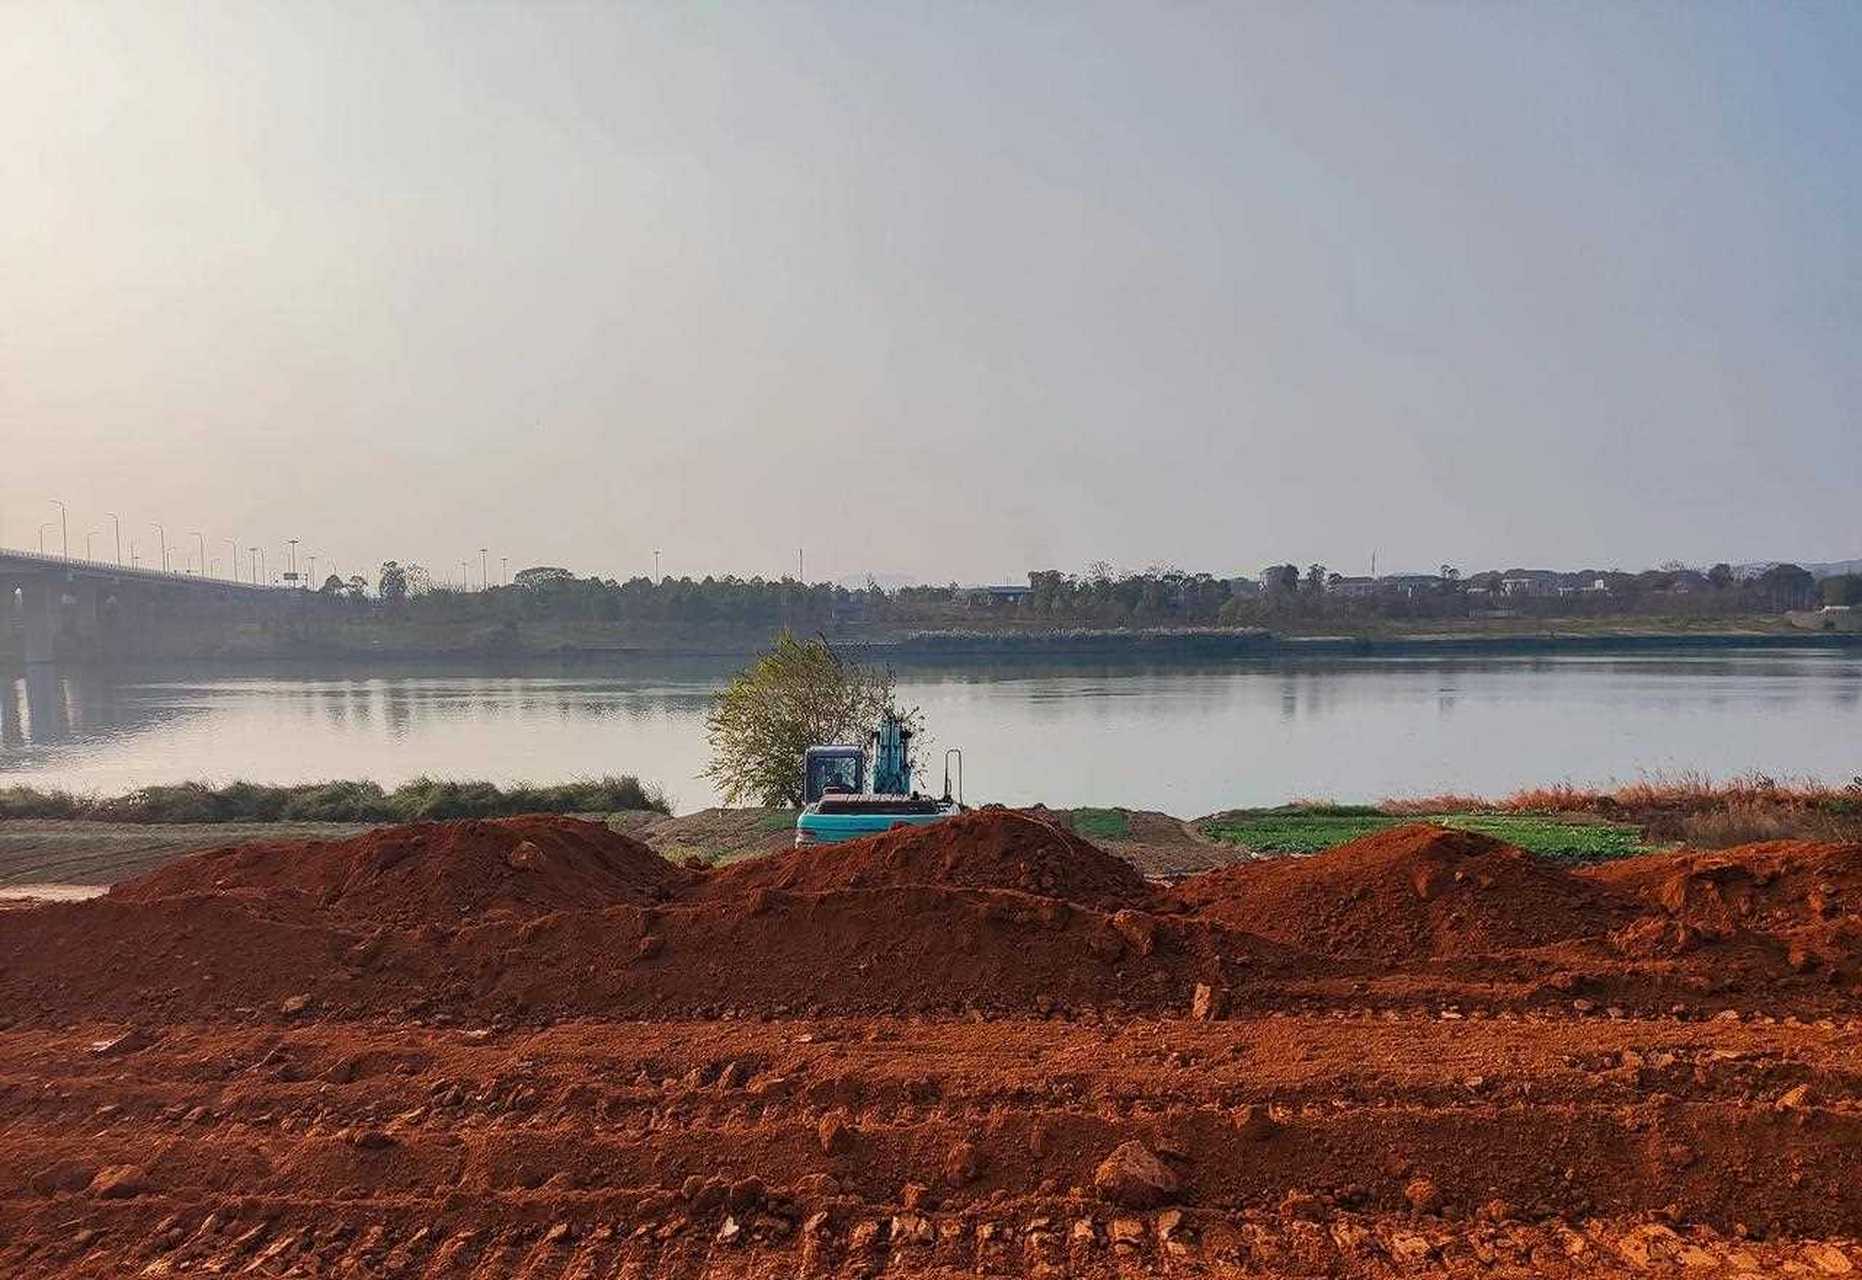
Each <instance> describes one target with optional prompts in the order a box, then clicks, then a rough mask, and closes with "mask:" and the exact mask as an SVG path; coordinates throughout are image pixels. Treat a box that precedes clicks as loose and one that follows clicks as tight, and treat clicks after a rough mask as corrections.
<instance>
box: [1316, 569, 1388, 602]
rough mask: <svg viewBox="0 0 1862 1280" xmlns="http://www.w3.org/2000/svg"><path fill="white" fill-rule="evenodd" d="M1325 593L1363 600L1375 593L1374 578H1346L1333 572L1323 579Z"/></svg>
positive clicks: (1375, 580)
mask: <svg viewBox="0 0 1862 1280" xmlns="http://www.w3.org/2000/svg"><path fill="white" fill-rule="evenodd" d="M1325 593H1326V594H1327V595H1329V596H1337V597H1339V598H1340V599H1342V600H1364V599H1368V598H1369V597H1371V596H1374V595H1376V594H1377V579H1376V578H1348V577H1346V576H1345V575H1344V574H1342V573H1335V574H1333V575H1332V576H1331V577H1329V578H1327V579H1326V580H1325Z"/></svg>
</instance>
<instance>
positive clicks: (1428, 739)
mask: <svg viewBox="0 0 1862 1280" xmlns="http://www.w3.org/2000/svg"><path fill="white" fill-rule="evenodd" d="M733 665H735V664H734V663H732V662H728V661H723V660H704V659H640V660H628V661H626V662H610V663H606V664H602V665H599V666H592V665H575V666H565V665H561V664H552V663H529V664H525V665H521V666H517V667H512V668H500V669H496V670H493V669H485V668H474V667H471V666H469V665H461V664H451V665H446V664H437V665H406V664H399V665H394V666H384V667H374V668H370V667H364V666H341V667H336V666H332V667H310V666H302V665H299V666H277V667H263V668H261V667H248V666H241V667H173V668H164V669H157V670H142V671H137V670H116V671H100V670H57V671H52V670H43V669H42V670H38V671H35V672H33V673H32V674H30V675H21V674H17V673H16V674H14V675H11V676H0V692H3V694H4V696H0V785H8V784H32V785H36V786H55V787H64V788H70V789H74V790H79V791H86V792H98V793H106V794H107V793H115V792H119V791H123V790H127V789H130V788H133V787H137V786H142V785H146V784H150V783H157V782H174V781H180V780H184V779H193V778H204V779H210V780H214V781H228V780H231V779H234V778H246V779H251V780H253V781H259V782H294V781H306V780H312V779H325V778H339V777H340V778H354V777H360V778H373V779H375V780H377V781H380V782H383V783H386V784H392V783H396V782H400V781H404V780H406V779H408V778H411V777H414V776H417V775H420V774H435V775H446V776H454V777H470V778H489V779H492V780H494V781H498V782H508V781H515V780H528V781H538V782H545V781H557V780H562V779H566V778H571V777H577V776H588V775H597V774H603V773H636V774H638V775H639V776H641V777H642V778H643V779H647V780H650V781H653V782H656V783H658V784H660V785H661V786H663V787H664V788H665V789H666V790H667V792H668V793H669V794H670V795H671V796H672V798H673V800H674V802H675V805H676V807H677V809H678V810H679V811H681V812H685V811H690V810H692V809H697V808H701V807H704V806H706V805H709V804H714V803H716V802H717V798H716V796H715V795H714V793H713V792H712V790H711V788H710V787H709V786H708V785H707V784H706V783H705V782H704V781H703V780H702V779H701V778H700V777H699V771H700V770H701V769H702V768H703V766H704V763H705V759H706V746H705V740H704V714H705V708H706V705H707V701H708V699H709V697H710V695H711V694H712V692H713V691H714V690H716V689H717V688H718V687H719V686H720V685H721V683H722V682H723V680H724V679H725V678H726V676H727V675H728V673H729V671H730V669H731V668H732V666H733ZM899 675H900V686H899V690H900V696H901V700H902V701H903V702H904V703H906V704H908V705H917V706H919V707H922V708H923V710H924V712H925V715H926V717H927V720H928V724H929V728H930V731H931V735H932V737H933V739H934V748H933V754H937V753H941V751H942V749H943V748H945V747H947V746H955V747H961V748H962V749H963V752H964V759H965V762H966V766H967V772H968V777H967V780H966V787H967V796H966V798H967V799H968V800H969V801H970V802H971V803H977V802H982V801H991V800H995V801H1002V802H1005V803H1010V804H1027V803H1033V802H1036V801H1041V802H1045V803H1047V804H1050V805H1056V806H1060V805H1081V804H1097V805H1128V806H1131V807H1134V808H1148V809H1162V810H1166V811H1168V812H1172V813H1177V814H1180V815H1184V816H1193V815H1198V814H1203V813H1208V812H1213V811H1215V810H1218V809H1223V808H1231V807H1238V806H1244V805H1264V804H1277V803H1280V802H1282V801H1285V800H1288V799H1290V798H1295V797H1300V798H1331V799H1338V800H1357V801H1362V800H1376V799H1378V798H1381V797H1385V796H1405V795H1420V794H1428V793H1436V792H1443V791H1455V792H1461V793H1470V792H1471V793H1476V794H1484V795H1494V794H1501V793H1504V792H1507V791H1509V790H1512V789H1514V788H1517V787H1521V786H1526V785H1536V784H1541V783H1549V782H1557V781H1563V780H1570V781H1575V782H1580V783H1607V782H1610V781H1612V780H1623V781H1627V780H1631V779H1634V778H1637V777H1640V776H1644V775H1649V774H1674V773H1678V772H1682V771H1701V772H1705V773H1709V774H1712V775H1714V776H1725V775H1728V774H1732V773H1737V772H1743V771H1747V770H1760V771H1763V772H1765V773H1768V774H1770V775H1772V776H1775V777H1818V778H1821V779H1824V780H1828V781H1837V782H1844V781H1847V780H1848V779H1849V778H1850V777H1851V776H1853V775H1855V774H1858V773H1862V650H1856V649H1847V650H1823V651H1817V650H1777V649H1769V650H1761V649H1750V650H1748V649H1737V648H1732V649H1716V650H1707V651H1701V650H1693V651H1681V650H1675V651H1667V650H1653V651H1651V650H1646V649H1639V650H1635V651H1625V652H1621V653H1609V652H1604V653H1599V652H1586V653H1581V654H1576V653H1565V654H1557V653H1553V654H1544V655H1536V656H1525V655H1508V656H1502V657H1467V656H1462V657H1440V656H1421V657H1407V656H1406V657H1370V656H1365V657H1326V658H1287V659H1257V660H1248V661H1236V660H1227V661H1214V662H1202V661H1181V662H1156V661H1146V662H1129V663H1121V662H1117V661H1113V662H1106V661H1094V662H1092V663H1086V664H1081V663H1065V662H1054V661H1051V660H1044V661H1041V662H1038V663H1036V662H1006V663H1004V662H997V661H987V662H983V661H966V662H955V661H953V662H949V663H945V664H941V665H907V666H904V667H902V668H901V669H900V672H899ZM931 773H932V775H933V776H932V778H931V780H930V781H931V785H932V786H934V787H935V786H936V785H937V784H938V783H939V782H940V781H941V775H940V773H939V770H938V769H937V768H936V767H934V768H933V769H932V770H931Z"/></svg>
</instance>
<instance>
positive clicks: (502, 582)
mask: <svg viewBox="0 0 1862 1280" xmlns="http://www.w3.org/2000/svg"><path fill="white" fill-rule="evenodd" d="M498 585H499V586H501V587H508V586H510V585H511V557H509V556H499V557H498Z"/></svg>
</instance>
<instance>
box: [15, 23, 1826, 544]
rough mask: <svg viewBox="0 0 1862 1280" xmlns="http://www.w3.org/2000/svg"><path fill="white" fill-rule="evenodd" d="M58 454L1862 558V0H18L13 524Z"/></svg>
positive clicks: (217, 500) (884, 507)
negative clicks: (1063, 0) (830, 0)
mask: <svg viewBox="0 0 1862 1280" xmlns="http://www.w3.org/2000/svg"><path fill="white" fill-rule="evenodd" d="M51 498H62V499H64V500H66V501H67V502H68V503H69V504H70V507H71V521H72V525H71V527H72V540H73V549H74V550H75V551H80V552H81V550H82V546H81V543H82V541H83V536H84V534H85V532H87V531H88V530H90V529H98V530H100V531H101V532H100V535H99V537H98V538H97V539H96V542H95V545H96V548H97V550H98V552H99V554H104V553H106V552H108V551H110V550H111V528H112V526H111V522H110V521H109V520H108V519H107V518H106V517H105V515H104V514H103V513H104V512H106V511H115V512H118V513H120V514H121V516H122V517H123V526H124V538H125V540H126V545H127V540H128V539H129V538H131V537H133V538H135V539H136V541H137V543H138V547H139V550H140V553H141V555H142V558H143V560H144V561H145V562H147V561H149V560H151V559H153V557H154V554H155V553H154V550H153V548H154V544H155V541H156V534H155V532H154V530H153V529H152V527H151V523H150V522H151V521H155V520H160V521H162V522H164V524H165V525H166V527H167V530H168V537H169V540H170V542H171V543H172V544H176V545H178V546H181V547H183V548H184V549H190V548H192V547H193V546H194V545H195V539H194V538H193V536H192V531H193V530H196V529H199V530H201V531H202V532H203V533H204V535H205V537H206V539H207V540H208V546H209V551H210V553H211V554H212V555H213V556H214V557H217V558H221V559H224V558H225V557H226V555H227V551H226V544H225V542H224V539H225V538H226V537H227V536H229V535H232V536H236V537H237V538H238V539H239V540H240V543H241V545H253V544H263V545H265V546H266V547H267V548H268V549H270V552H269V553H270V555H271V556H272V557H273V558H274V567H275V557H276V556H277V550H276V549H277V548H278V546H280V545H281V543H282V541H283V540H284V539H285V538H288V537H293V536H295V537H299V538H301V539H303V540H304V546H305V548H306V550H311V549H314V550H317V551H318V552H320V553H321V555H322V556H323V557H324V559H323V561H322V564H324V565H327V564H328V563H329V562H330V560H331V559H334V560H335V561H336V562H337V563H338V564H339V565H340V566H341V567H342V568H343V570H344V571H345V572H347V571H349V570H351V569H353V568H360V567H363V566H364V565H368V566H373V565H374V564H377V563H378V562H379V561H381V560H382V559H384V558H386V557H390V556H393V557H398V558H401V559H403V560H414V561H418V562H421V563H424V564H427V565H429V566H432V567H433V568H434V570H435V572H436V573H438V574H443V573H444V572H445V569H446V567H447V566H448V565H450V566H452V569H453V572H455V573H456V572H457V567H458V563H459V561H460V560H462V559H466V558H468V557H469V558H471V559H472V560H473V561H474V562H476V560H477V554H476V553H477V548H478V547H480V546H481V545H485V546H489V547H490V548H491V553H490V554H491V563H492V565H493V567H494V572H495V571H496V565H497V563H498V557H500V556H509V557H510V558H511V563H512V567H513V568H517V567H520V566H522V565H526V564H532V563H560V564H565V565H568V566H571V567H573V568H575V569H577V570H580V571H590V572H600V573H604V574H614V575H617V576H626V575H629V574H631V573H635V572H640V571H643V570H648V569H650V568H651V565H652V548H654V547H655V546H658V547H662V548H664V550H665V557H664V562H663V563H664V567H665V568H666V570H667V571H668V572H673V573H688V572H689V573H693V574H702V573H704V572H726V571H736V572H739V573H744V574H749V573H763V574H765V575H775V574H780V573H781V572H783V571H785V570H789V571H793V567H794V563H795V547H796V546H797V545H798V543H803V544H806V546H807V549H808V570H809V575H810V576H811V577H819V576H835V577H838V576H842V575H849V574H858V573H862V572H867V571H893V572H906V573H911V574H914V575H919V576H923V577H926V578H930V579H933V580H945V579H950V578H958V579H962V580H965V581H975V580H1011V579H1016V578H1019V577H1020V576H1021V575H1022V574H1023V573H1024V572H1025V571H1026V570H1027V569H1028V568H1030V567H1036V566H1055V567H1060V568H1065V569H1079V568H1081V567H1083V566H1084V565H1085V564H1086V563H1087V562H1088V561H1091V560H1094V559H1099V558H1104V559H1107V560H1110V561H1112V562H1114V563H1115V564H1119V565H1125V566H1132V567H1139V566H1143V565H1146V564H1149V563H1153V562H1158V561H1171V562H1175V563H1178V564H1181V565H1183V566H1185V567H1192V568H1207V569H1212V570H1217V571H1225V572H1234V571H1246V572H1253V571H1255V570H1257V569H1258V568H1259V567H1260V566H1261V565H1263V564H1266V563H1269V562H1274V561H1280V560H1286V559H1294V560H1297V561H1299V562H1301V563H1305V562H1308V561H1312V560H1321V561H1324V562H1326V563H1327V564H1329V565H1331V566H1332V567H1333V568H1335V569H1340V570H1343V571H1346V572H1362V571H1363V570H1364V566H1365V563H1366V561H1367V560H1368V558H1369V556H1370V554H1371V552H1372V551H1373V549H1375V550H1376V551H1377V552H1378V561H1379V565H1380V567H1389V568H1407V567H1420V566H1428V565H1434V564H1436V563H1439V562H1441V561H1443V560H1453V561H1455V562H1457V563H1460V564H1462V565H1464V566H1467V567H1470V568H1478V567H1483V566H1487V565H1510V564H1542V563H1550V564H1560V565H1576V564H1604V565H1623V566H1626V567H1640V566H1643V565H1646V564H1650V563H1654V562H1657V561H1660V560H1665V559H1668V558H1670V557H1677V558H1682V559H1687V560H1699V561H1712V560H1715V559H1720V558H1731V559H1736V560H1737V559H1760V558H1774V557H1785V556H1789V557H1796V558H1803V559H1810V560H1820V559H1833V558H1839V557H1847V556H1855V555H1862V5H1856V4H1852V3H1833V4H1827V5H1819V4H1789V3H1767V4H1760V3H1750V4H1745V3H1742V4H1730V3H1729V4H1715V3H1706V2H1702V3H1688V4H1680V5H1673V6H1667V5H1656V4H1641V3H1607V2H1605V0H1595V2H1578V3H1571V2H1567V0H1557V2H1547V3H1540V4H1525V3H1478V4H1475V3H1470V4H1448V3H1442V4H1426V5H1403V4H1382V3H1369V2H1354V3H1341V4H1332V5H1327V4H1321V3H1300V4H1293V5H1286V6H1280V5H1268V4H1241V3H1237V4H1225V5H1198V4H1153V5H1145V4H1140V3H1132V2H1129V0H1127V2H1123V3H1117V4H1107V5H1092V4H1075V3H1068V4H1048V3H1034V2H1017V3H999V4H965V3H946V2H944V0H938V2H936V3H926V4H922V5H904V4H888V3H871V2H863V3H848V4H844V5H838V4H837V5H783V4H772V3H766V2H764V0H756V2H754V3H734V4H724V3H682V4H674V3H663V4H620V3H613V4H600V5H586V6H584V5H571V4H541V3H537V4H522V5H516V4H513V5H486V4H464V3H448V4H435V5H424V4H399V5H396V4H389V3H379V2H376V0H369V2H368V3H354V4H318V3H309V2H304V3H290V4H272V5H264V4H255V3H252V2H251V0H238V2H237V3H227V4H190V3H181V2H176V3H146V2H141V0H139V2H138V3H133V4H92V3H86V4H76V3H36V2H33V0H0V540H3V541H4V542H5V543H7V544H9V545H13V546H32V545H36V543H37V540H38V537H39V525H40V522H41V521H45V520H55V519H56V518H57V511H56V509H55V508H54V507H53V506H52V505H51V503H50V501H49V499H51ZM57 537H58V534H57V531H56V530H53V531H52V532H51V534H50V538H51V539H52V545H55V544H56V539H57ZM320 572H321V567H320ZM474 573H475V574H476V563H475V564H474Z"/></svg>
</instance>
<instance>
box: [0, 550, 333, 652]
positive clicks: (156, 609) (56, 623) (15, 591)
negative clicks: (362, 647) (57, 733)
mask: <svg viewBox="0 0 1862 1280" xmlns="http://www.w3.org/2000/svg"><path fill="white" fill-rule="evenodd" d="M305 595H306V593H305V592H304V591H302V590H300V589H298V588H295V587H269V586H257V585H254V584H251V583H244V582H230V581H227V580H226V579H223V578H208V577H202V576H201V575H199V574H192V573H170V572H165V571H163V570H159V569H143V568H135V567H130V566H126V565H120V564H111V563H109V562H107V561H100V560H81V559H77V558H76V557H69V556H51V555H35V554H33V553H31V552H28V551H10V550H5V549H0V629H9V630H10V629H11V628H13V627H14V626H18V627H19V628H20V630H21V631H22V632H23V635H24V645H23V648H24V650H25V657H26V661H27V662H28V663H47V662H58V661H64V660H71V659H80V658H95V657H115V656H125V655H128V654H131V653H133V652H134V651H135V649H136V647H137V645H136V641H137V638H138V636H139V635H141V634H143V633H144V632H145V631H146V630H147V628H148V626H149V625H150V624H151V623H152V622H154V621H156V620H158V619H160V618H162V617H173V616H176V615H180V614H185V615H189V616H192V617H200V616H202V615H207V616H214V617H220V618H226V617H232V616H235V615H240V614H252V615H258V616H261V617H263V616H276V615H277V614H278V613H279V612H280V611H281V610H283V609H285V608H289V607H291V606H292V604H293V603H297V604H301V603H302V602H303V600H304V597H305Z"/></svg>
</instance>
